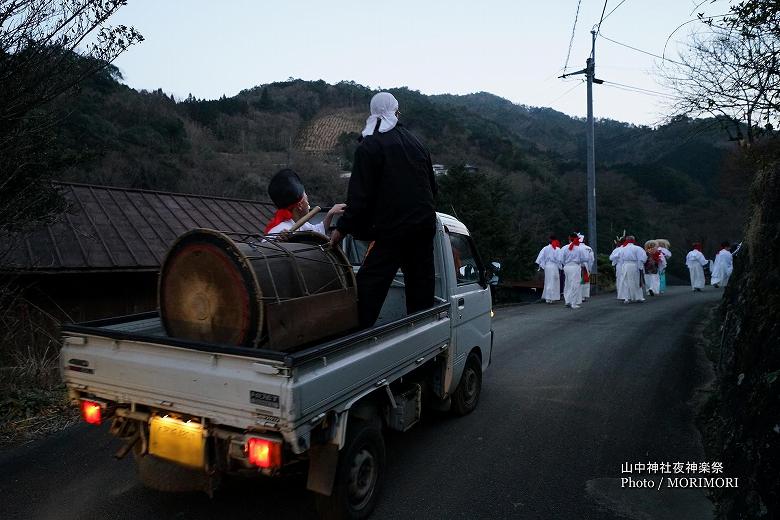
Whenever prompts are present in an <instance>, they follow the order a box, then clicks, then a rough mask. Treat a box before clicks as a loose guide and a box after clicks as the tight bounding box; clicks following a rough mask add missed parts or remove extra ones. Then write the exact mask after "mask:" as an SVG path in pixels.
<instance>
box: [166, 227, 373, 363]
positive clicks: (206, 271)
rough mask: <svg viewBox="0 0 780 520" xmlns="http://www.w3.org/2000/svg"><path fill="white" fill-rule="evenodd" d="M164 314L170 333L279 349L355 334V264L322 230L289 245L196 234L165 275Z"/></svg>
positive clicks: (183, 243) (180, 242) (185, 239)
mask: <svg viewBox="0 0 780 520" xmlns="http://www.w3.org/2000/svg"><path fill="white" fill-rule="evenodd" d="M158 296H159V305H160V317H161V319H162V323H163V325H164V327H165V330H166V332H167V333H168V335H169V336H172V337H177V338H184V339H190V340H196V341H204V342H210V343H221V344H227V345H236V346H243V347H261V348H267V349H271V350H284V351H289V350H293V349H295V348H296V347H299V346H301V345H304V344H307V343H311V342H314V341H317V340H319V339H322V338H326V337H332V336H335V335H337V334H339V333H343V332H346V331H349V330H351V329H355V328H356V327H357V324H358V320H357V292H356V287H355V276H354V273H353V272H352V266H351V265H350V264H349V262H348V260H347V258H346V257H345V256H344V253H343V252H342V251H341V250H340V249H338V248H330V247H329V246H328V239H327V238H326V237H325V236H323V235H320V234H318V233H311V232H302V233H294V234H292V235H290V239H289V241H286V242H282V241H276V240H270V239H266V237H263V236H262V235H247V234H237V233H227V232H220V231H214V230H211V229H194V230H192V231H188V232H187V233H185V234H183V235H181V236H180V237H179V238H178V239H176V241H175V242H174V244H173V246H172V247H171V249H170V250H169V251H168V254H167V256H166V258H165V260H164V262H163V265H162V268H161V270H160V279H159V287H158Z"/></svg>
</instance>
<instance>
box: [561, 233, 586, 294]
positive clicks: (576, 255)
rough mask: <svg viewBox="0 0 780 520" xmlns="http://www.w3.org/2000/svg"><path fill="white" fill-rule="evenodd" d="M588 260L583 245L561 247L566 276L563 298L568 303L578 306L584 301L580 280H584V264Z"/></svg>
mask: <svg viewBox="0 0 780 520" xmlns="http://www.w3.org/2000/svg"><path fill="white" fill-rule="evenodd" d="M586 261H587V254H586V253H585V250H584V249H583V248H582V246H579V245H578V246H574V247H572V248H571V249H569V245H565V246H563V247H562V248H561V263H562V264H563V274H564V275H565V276H566V280H565V281H564V286H563V299H564V300H565V301H566V304H567V305H571V306H572V307H574V308H576V307H578V306H579V305H580V303H582V290H581V289H580V281H581V280H582V266H583V265H585V262H586Z"/></svg>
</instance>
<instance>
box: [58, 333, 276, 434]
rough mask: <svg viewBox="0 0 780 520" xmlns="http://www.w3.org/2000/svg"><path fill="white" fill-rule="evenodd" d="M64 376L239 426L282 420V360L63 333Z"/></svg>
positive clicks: (108, 393) (93, 390) (102, 393)
mask: <svg viewBox="0 0 780 520" xmlns="http://www.w3.org/2000/svg"><path fill="white" fill-rule="evenodd" d="M61 356H62V357H61V359H62V365H61V366H62V370H63V380H64V381H65V382H66V383H67V385H68V386H69V387H70V388H74V389H77V390H79V391H80V392H86V393H90V394H94V395H95V396H96V397H98V398H103V399H106V400H110V401H115V402H118V403H137V404H143V405H147V406H151V407H156V408H162V409H165V410H171V411H180V412H183V413H186V414H189V415H194V416H198V417H207V418H208V419H210V420H211V421H213V422H216V423H218V424H224V425H228V426H233V427H237V428H247V427H250V426H260V427H277V426H281V425H280V424H279V421H280V416H281V415H280V408H279V406H280V402H279V396H280V395H281V388H282V386H283V385H285V383H286V381H287V378H286V377H285V376H284V375H283V374H284V368H283V365H282V364H281V363H279V362H275V361H266V360H263V359H257V358H254V359H253V358H247V357H244V356H237V355H230V354H223V353H210V352H203V351H198V350H193V349H188V348H181V347H175V346H171V345H165V344H156V343H153V342H146V341H132V340H122V339H111V338H109V337H101V336H99V335H83V334H78V335H75V334H67V333H66V337H65V341H64V344H63V348H62V354H61Z"/></svg>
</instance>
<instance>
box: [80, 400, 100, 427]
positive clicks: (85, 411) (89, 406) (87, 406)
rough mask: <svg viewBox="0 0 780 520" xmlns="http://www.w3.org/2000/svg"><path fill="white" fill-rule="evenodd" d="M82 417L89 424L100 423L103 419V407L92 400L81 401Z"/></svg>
mask: <svg viewBox="0 0 780 520" xmlns="http://www.w3.org/2000/svg"><path fill="white" fill-rule="evenodd" d="M81 417H82V418H83V419H84V421H86V422H87V423H89V424H100V423H101V421H102V419H103V408H102V407H101V406H100V404H98V403H95V402H92V401H81Z"/></svg>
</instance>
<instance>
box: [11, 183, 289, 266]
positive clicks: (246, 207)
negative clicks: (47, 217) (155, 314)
mask: <svg viewBox="0 0 780 520" xmlns="http://www.w3.org/2000/svg"><path fill="white" fill-rule="evenodd" d="M57 184H58V186H59V187H60V188H61V190H62V194H63V196H64V197H65V199H66V200H67V201H68V203H69V205H70V207H71V209H70V211H69V212H68V213H66V214H65V215H63V216H62V217H61V218H59V219H58V220H57V221H56V222H55V223H54V224H51V225H50V226H47V227H45V228H43V229H40V230H38V231H36V232H33V233H30V234H28V235H25V236H20V237H16V238H14V239H13V240H12V247H13V249H12V250H11V252H10V254H8V255H3V258H2V259H0V264H2V265H1V266H0V269H2V270H6V271H7V270H21V271H36V272H59V271H67V270H80V271H84V270H101V271H102V270H106V271H128V270H136V271H137V270H157V269H158V268H159V266H160V263H161V262H162V260H163V258H164V257H165V253H166V252H167V251H168V248H169V247H170V245H171V243H172V242H173V240H174V239H175V238H176V237H178V236H179V235H180V234H182V233H184V232H185V231H187V230H189V229H192V228H196V227H204V228H211V229H217V230H220V231H233V232H237V233H260V232H262V229H263V227H264V226H265V224H266V223H267V222H268V221H269V220H270V219H271V217H272V215H273V213H274V210H275V207H274V206H273V205H272V204H270V203H267V202H257V201H251V200H240V199H227V198H222V197H206V196H203V195H188V194H183V193H167V192H161V191H148V190H135V189H128V188H114V187H108V186H94V185H88V184H75V183H57Z"/></svg>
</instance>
